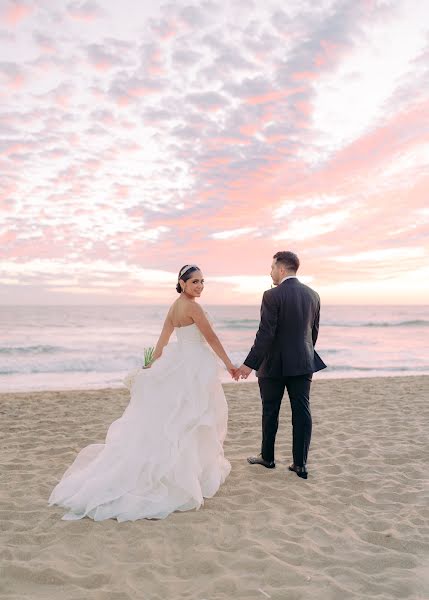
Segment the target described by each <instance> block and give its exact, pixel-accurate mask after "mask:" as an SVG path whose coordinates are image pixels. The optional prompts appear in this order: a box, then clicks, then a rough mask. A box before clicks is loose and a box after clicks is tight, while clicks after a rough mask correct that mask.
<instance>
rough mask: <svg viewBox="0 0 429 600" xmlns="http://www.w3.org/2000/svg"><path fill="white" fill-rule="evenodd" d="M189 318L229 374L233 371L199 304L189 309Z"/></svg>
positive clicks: (232, 366) (233, 368)
mask: <svg viewBox="0 0 429 600" xmlns="http://www.w3.org/2000/svg"><path fill="white" fill-rule="evenodd" d="M190 314H191V317H192V318H193V320H194V323H195V324H196V326H197V327H198V329H199V330H200V331H201V333H202V334H203V336H204V337H205V339H206V340H207V343H208V344H209V346H210V347H211V348H212V349H213V351H214V352H215V353H216V354H217V355H218V356H219V358H220V359H221V361H222V362H223V363H224V365H225V367H226V368H227V369H228V371H229V372H232V371H235V367H234V365H233V364H232V362H231V361H230V359H229V357H228V355H227V353H226V352H225V349H224V347H223V346H222V344H221V343H220V340H219V338H218V337H217V335H216V333H215V332H214V331H213V327H212V326H211V325H210V323H209V320H208V319H207V317H206V315H205V313H204V311H203V309H202V308H201V306H200V305H199V304H196V303H195V304H194V305H193V306H192V308H191V313H190Z"/></svg>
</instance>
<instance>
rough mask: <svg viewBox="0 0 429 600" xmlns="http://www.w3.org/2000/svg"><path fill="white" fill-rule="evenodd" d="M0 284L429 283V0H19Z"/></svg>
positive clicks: (49, 296)
mask: <svg viewBox="0 0 429 600" xmlns="http://www.w3.org/2000/svg"><path fill="white" fill-rule="evenodd" d="M0 48H1V53H0V303H1V304H67V303H70V304H87V303H89V304H97V303H102V304H105V303H112V304H113V303H114V304H120V303H147V304H154V303H160V304H168V303H169V302H171V301H172V300H174V299H176V297H177V294H176V291H175V285H176V283H177V273H178V271H179V269H180V268H181V267H182V266H183V265H185V264H190V263H195V264H198V265H199V266H200V268H201V270H202V271H203V274H204V277H205V280H206V287H205V290H204V295H203V301H204V303H206V304H257V303H259V302H260V299H261V295H262V293H263V291H264V290H265V289H267V288H269V286H270V283H271V279H270V277H269V272H270V265H271V261H272V256H273V254H274V253H275V252H277V251H278V250H292V251H294V252H296V253H297V254H298V256H299V258H300V261H301V267H300V270H299V272H298V275H299V276H300V278H301V280H302V281H303V282H305V283H307V284H308V285H310V286H311V287H313V288H314V289H316V290H317V291H318V292H319V294H320V296H321V299H322V303H327V304H429V261H428V256H429V198H428V190H429V4H428V3H427V2H421V0H418V1H417V0H416V1H414V0H395V1H389V0H378V1H377V0H362V1H356V0H344V1H338V0H337V1H330V0H320V1H318V2H317V3H315V2H313V1H302V0H299V1H298V0H293V1H289V0H288V1H287V2H285V1H284V0H282V1H279V0H275V1H274V0H264V1H263V2H262V1H256V0H253V1H252V0H230V1H228V2H227V1H226V0H224V1H217V2H212V1H211V0H203V1H198V2H192V1H187V0H185V1H182V0H179V1H175V2H172V3H164V2H157V1H156V0H151V2H141V0H121V2H117V0H98V1H95V0H87V1H83V2H82V1H79V0H73V1H70V2H68V1H67V0H64V1H60V0H55V1H54V0H17V1H14V0H0Z"/></svg>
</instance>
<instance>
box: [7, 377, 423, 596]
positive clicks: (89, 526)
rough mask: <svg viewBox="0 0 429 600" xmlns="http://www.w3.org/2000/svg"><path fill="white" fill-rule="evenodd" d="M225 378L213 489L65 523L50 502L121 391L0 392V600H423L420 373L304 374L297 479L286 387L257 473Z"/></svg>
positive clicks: (252, 400) (239, 400) (245, 411)
mask: <svg viewBox="0 0 429 600" xmlns="http://www.w3.org/2000/svg"><path fill="white" fill-rule="evenodd" d="M224 389H225V393H226V396H227V400H228V405H229V429H228V436H227V440H226V443H225V454H226V457H227V458H228V459H229V460H230V462H231V464H232V471H231V474H230V476H229V477H228V479H227V481H226V483H225V484H224V485H223V486H222V487H221V489H220V490H219V492H218V494H217V495H216V496H215V497H214V498H212V499H209V500H206V502H205V505H204V507H202V508H201V509H200V510H199V511H190V512H185V513H174V514H172V515H170V516H169V517H168V518H167V519H165V520H163V521H148V520H142V521H136V522H125V523H118V522H117V521H115V520H109V521H101V522H93V521H92V520H90V519H84V520H81V521H77V522H67V521H62V520H61V517H62V515H63V514H64V510H63V509H61V508H60V507H48V498H49V495H50V492H51V490H52V488H53V487H54V485H55V484H56V483H57V481H58V480H59V478H60V477H61V476H62V474H63V472H64V471H65V469H66V468H67V467H68V466H69V465H70V463H71V462H72V460H73V459H74V457H75V455H76V453H77V452H78V451H79V450H80V449H81V448H82V447H84V446H86V445H87V444H90V443H94V442H102V441H103V440H104V436H105V433H106V430H107V427H108V426H109V424H110V423H111V422H112V421H113V420H114V419H116V418H118V417H119V416H120V415H121V413H122V411H123V409H124V408H125V406H126V405H127V402H128V391H127V390H126V389H125V388H124V389H96V390H78V391H77V390H63V391H40V392H22V393H11V394H1V395H0V413H1V426H0V427H1V452H0V463H1V488H0V514H1V534H0V536H1V537H0V555H1V561H0V565H1V566H0V597H1V599H2V600H27V599H28V600H30V599H31V600H39V599H40V600H42V599H43V600H57V599H58V600H59V599H61V600H134V599H138V600H161V599H162V600H165V599H172V600H174V599H189V600H229V599H242V600H264V599H265V598H272V599H273V600H304V599H307V598H308V599H309V598H311V599H316V600H344V599H347V600H348V599H362V600H363V599H372V598H373V599H375V598H377V600H392V599H397V598H398V599H399V598H407V599H409V600H423V599H424V598H427V597H428V596H429V502H428V500H429V493H428V474H427V464H428V458H429V456H428V455H429V449H428V443H427V432H428V430H429V408H428V398H429V376H416V377H415V376H409V377H388V378H374V377H373V378H357V379H325V380H317V376H316V377H315V381H314V383H313V388H312V399H311V402H312V412H313V438H312V445H311V449H310V456H309V463H308V468H309V478H308V480H307V481H304V480H302V479H300V478H298V477H297V476H296V475H295V474H294V473H291V472H289V471H288V470H287V465H288V464H289V463H290V462H291V454H290V449H291V425H290V407H289V402H288V400H287V397H286V398H285V400H284V402H283V406H282V410H281V417H280V427H279V432H278V437H277V445H276V464H277V466H276V469H272V470H268V469H264V468H263V467H261V466H258V465H253V466H251V465H249V464H247V462H246V457H247V456H249V455H251V454H254V453H257V452H258V450H259V446H260V410H261V409H260V399H259V393H258V387H257V384H256V383H247V382H245V383H228V384H225V385H224Z"/></svg>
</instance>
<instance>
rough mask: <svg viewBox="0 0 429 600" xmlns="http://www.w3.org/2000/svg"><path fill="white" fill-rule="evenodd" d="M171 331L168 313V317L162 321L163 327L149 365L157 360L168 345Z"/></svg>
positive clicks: (172, 329)
mask: <svg viewBox="0 0 429 600" xmlns="http://www.w3.org/2000/svg"><path fill="white" fill-rule="evenodd" d="M173 331H174V327H173V323H172V321H171V318H170V313H168V315H167V317H166V319H165V321H164V326H163V328H162V331H161V335H160V336H159V339H158V341H157V343H156V346H155V350H154V353H153V358H152V360H151V364H152V363H153V362H154V361H155V360H156V359H157V358H159V357H160V356H161V354H162V351H163V350H164V347H165V346H166V345H167V344H168V340H169V339H170V337H171V334H172V333H173Z"/></svg>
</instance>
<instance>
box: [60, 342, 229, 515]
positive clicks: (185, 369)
mask: <svg viewBox="0 0 429 600" xmlns="http://www.w3.org/2000/svg"><path fill="white" fill-rule="evenodd" d="M218 368H219V367H218V361H217V358H216V357H215V355H214V354H213V352H212V351H211V349H210V348H209V347H208V346H207V345H205V344H203V343H200V344H196V343H194V344H180V343H172V344H169V345H168V346H166V348H165V349H164V352H163V355H162V356H161V357H160V358H159V359H158V360H157V361H156V362H155V363H154V364H153V366H152V367H151V368H150V369H145V370H143V369H140V370H138V371H136V372H135V373H134V374H133V376H132V377H131V378H129V381H128V384H129V387H130V392H131V393H130V402H129V404H128V406H127V408H126V409H125V411H124V413H123V415H122V416H121V417H120V418H119V419H118V420H117V421H114V422H113V423H112V424H111V426H110V427H109V429H108V432H107V436H106V440H105V443H104V444H92V445H90V446H87V447H86V448H84V449H83V450H81V451H80V452H79V454H78V455H77V457H76V459H75V461H74V462H73V464H72V465H71V466H70V467H69V468H68V469H67V471H66V472H65V473H64V475H63V477H62V479H61V481H60V482H59V483H58V485H57V486H56V487H55V488H54V490H53V491H52V494H51V496H50V498H49V504H58V505H60V506H63V507H65V508H67V509H68V511H69V512H68V513H67V514H65V515H64V517H63V519H65V520H73V519H81V518H83V517H85V516H88V517H91V518H92V519H94V520H96V521H100V520H103V519H110V518H116V519H117V520H118V521H127V520H131V521H134V520H136V519H143V518H149V519H162V518H165V517H167V516H168V515H169V514H170V513H172V512H174V511H177V510H178V511H184V510H190V509H193V508H197V509H198V508H199V507H200V506H201V505H202V504H203V499H204V498H210V497H212V496H213V495H214V494H216V492H217V490H218V489H219V486H220V485H221V484H222V483H223V482H224V481H225V479H226V477H227V476H228V474H229V472H230V470H231V465H230V463H229V462H228V461H227V460H226V459H225V457H224V453H223V442H224V439H225V436H226V430H227V419H228V407H227V403H226V399H225V395H224V392H223V389H222V386H221V383H220V378H219V374H218Z"/></svg>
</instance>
